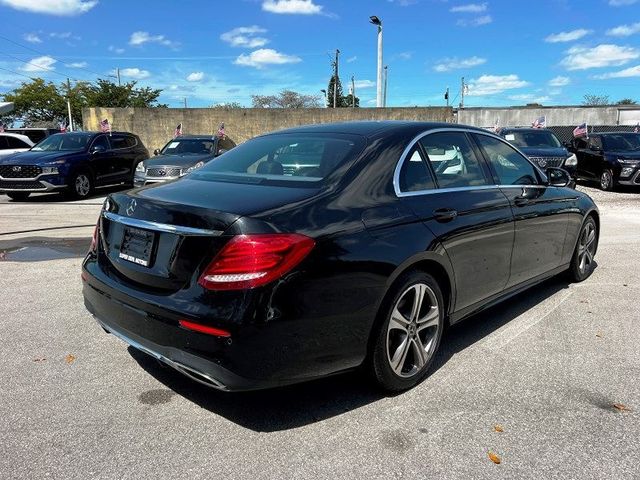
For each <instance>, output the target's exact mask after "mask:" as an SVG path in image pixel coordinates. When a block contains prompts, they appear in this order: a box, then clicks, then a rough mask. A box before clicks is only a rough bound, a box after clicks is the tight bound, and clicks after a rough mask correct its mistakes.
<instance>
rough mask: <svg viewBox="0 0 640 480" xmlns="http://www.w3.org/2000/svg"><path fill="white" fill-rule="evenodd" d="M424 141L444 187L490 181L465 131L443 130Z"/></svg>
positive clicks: (423, 139)
mask: <svg viewBox="0 0 640 480" xmlns="http://www.w3.org/2000/svg"><path fill="white" fill-rule="evenodd" d="M420 143H421V144H422V146H423V147H424V149H425V151H426V152H427V155H428V157H429V162H430V163H431V167H432V168H433V171H434V173H435V176H436V180H437V182H438V186H439V187H440V188H456V187H473V186H478V185H488V183H489V182H488V181H487V179H486V177H485V176H484V174H483V172H482V168H481V166H480V162H479V161H478V158H477V157H476V155H475V153H474V151H473V149H472V148H471V144H470V143H469V139H468V138H467V136H466V134H465V133H464V132H442V133H434V134H431V135H427V136H425V137H424V138H422V140H420Z"/></svg>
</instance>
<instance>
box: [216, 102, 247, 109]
mask: <svg viewBox="0 0 640 480" xmlns="http://www.w3.org/2000/svg"><path fill="white" fill-rule="evenodd" d="M209 108H219V109H221V110H227V109H232V108H234V109H235V108H244V107H243V106H242V105H241V104H240V103H239V102H229V103H215V104H213V105H211V106H210V107H209Z"/></svg>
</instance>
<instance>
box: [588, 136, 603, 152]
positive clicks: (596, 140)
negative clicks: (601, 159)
mask: <svg viewBox="0 0 640 480" xmlns="http://www.w3.org/2000/svg"><path fill="white" fill-rule="evenodd" d="M589 149H591V150H602V139H601V138H600V137H590V138H589Z"/></svg>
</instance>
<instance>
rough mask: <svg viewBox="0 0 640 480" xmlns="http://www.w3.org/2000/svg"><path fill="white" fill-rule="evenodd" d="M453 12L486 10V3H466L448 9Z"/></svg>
mask: <svg viewBox="0 0 640 480" xmlns="http://www.w3.org/2000/svg"><path fill="white" fill-rule="evenodd" d="M449 11H450V12H453V13H481V12H486V11H487V4H486V3H468V4H466V5H458V6H455V7H451V8H450V9H449Z"/></svg>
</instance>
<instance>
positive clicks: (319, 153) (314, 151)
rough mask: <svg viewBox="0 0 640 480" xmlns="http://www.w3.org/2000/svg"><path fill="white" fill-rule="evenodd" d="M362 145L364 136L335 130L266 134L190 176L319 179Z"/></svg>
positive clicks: (250, 179)
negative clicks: (315, 132)
mask: <svg viewBox="0 0 640 480" xmlns="http://www.w3.org/2000/svg"><path fill="white" fill-rule="evenodd" d="M364 145H365V139H364V138H363V137H360V136H356V135H345V134H337V133H323V134H313V133H298V134H295V133H289V134H287V133H283V134H275V135H266V136H264V137H257V138H254V139H253V140H249V141H248V142H245V143H243V144H242V145H240V146H237V147H235V148H234V149H232V150H229V151H228V152H226V153H225V154H224V155H222V156H220V157H218V158H216V159H215V160H214V161H212V162H209V163H208V164H207V165H205V166H204V167H202V168H201V169H200V170H197V171H196V172H194V173H193V174H192V175H193V176H194V178H198V179H211V180H220V179H223V180H227V181H239V182H243V183H245V182H246V183H269V182H273V181H275V182H278V183H281V182H283V181H284V182H293V181H298V182H307V183H309V182H318V181H320V180H322V179H323V178H325V177H326V176H327V175H329V174H330V173H331V172H333V171H334V170H335V169H336V168H338V167H339V166H340V165H342V164H344V163H345V162H347V161H349V160H351V159H353V158H355V156H356V155H357V154H358V153H359V152H360V151H361V150H362V148H363V147H364Z"/></svg>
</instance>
